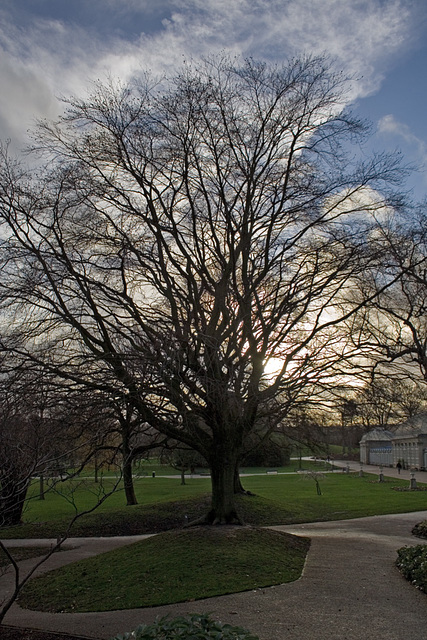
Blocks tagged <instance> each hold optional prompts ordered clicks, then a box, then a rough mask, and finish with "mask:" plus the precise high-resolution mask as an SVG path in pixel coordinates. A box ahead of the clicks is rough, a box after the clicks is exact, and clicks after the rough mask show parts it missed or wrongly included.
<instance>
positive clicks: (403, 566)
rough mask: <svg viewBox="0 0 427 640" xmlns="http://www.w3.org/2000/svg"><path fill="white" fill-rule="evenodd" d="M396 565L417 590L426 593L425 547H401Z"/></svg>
mask: <svg viewBox="0 0 427 640" xmlns="http://www.w3.org/2000/svg"><path fill="white" fill-rule="evenodd" d="M397 555H398V558H397V560H396V565H397V567H398V568H399V569H400V571H401V572H402V574H403V575H404V576H405V578H406V579H407V580H409V581H410V582H411V583H412V584H413V585H414V586H415V587H417V589H420V590H421V591H424V593H427V545H425V544H418V545H416V546H415V547H402V548H401V549H399V550H398V552H397Z"/></svg>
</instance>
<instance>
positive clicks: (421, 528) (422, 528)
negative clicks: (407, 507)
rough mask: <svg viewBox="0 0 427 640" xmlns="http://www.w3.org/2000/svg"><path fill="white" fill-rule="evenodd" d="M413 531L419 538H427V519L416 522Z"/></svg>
mask: <svg viewBox="0 0 427 640" xmlns="http://www.w3.org/2000/svg"><path fill="white" fill-rule="evenodd" d="M412 533H413V535H414V536H418V538H427V520H423V521H422V522H419V523H418V524H416V525H415V527H414V528H413V529H412Z"/></svg>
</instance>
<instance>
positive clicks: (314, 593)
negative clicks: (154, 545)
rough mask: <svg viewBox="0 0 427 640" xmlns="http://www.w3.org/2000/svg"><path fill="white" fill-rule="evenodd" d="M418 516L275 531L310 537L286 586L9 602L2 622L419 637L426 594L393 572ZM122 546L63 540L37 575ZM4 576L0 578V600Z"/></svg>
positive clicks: (85, 630)
mask: <svg viewBox="0 0 427 640" xmlns="http://www.w3.org/2000/svg"><path fill="white" fill-rule="evenodd" d="M357 468H358V467H357ZM402 474H403V472H402ZM417 475H418V474H417ZM426 475H427V474H426ZM420 481H421V479H420ZM426 507H427V499H426ZM425 519H427V511H422V512H417V513H407V514H396V515H387V516H373V517H368V518H358V519H354V520H342V521H337V522H326V523H311V524H301V525H295V526H280V527H276V529H278V530H283V531H288V532H291V533H296V534H298V535H303V536H309V537H310V538H311V540H312V544H311V548H310V551H309V554H308V558H307V562H306V566H305V569H304V573H303V576H302V578H301V579H300V580H298V581H297V582H294V583H290V584H286V585H280V586H277V587H270V588H266V589H257V590H254V591H250V592H246V593H239V594H233V595H230V596H221V597H218V598H210V599H207V600H201V601H198V602H193V603H183V604H177V605H168V606H162V607H156V608H147V609H136V610H129V611H111V612H105V613H86V614H77V613H76V614H46V613H40V612H36V611H27V610H23V609H20V608H19V607H18V606H17V605H14V606H13V607H12V609H11V610H10V611H9V613H8V615H7V617H6V619H5V621H4V622H5V624H11V625H16V626H29V627H33V628H36V629H44V630H49V631H67V632H72V633H77V634H81V635H84V636H87V637H90V638H99V639H102V640H104V639H105V640H107V639H109V638H111V637H112V636H114V635H115V634H116V633H123V632H124V631H129V630H131V629H133V628H134V627H136V626H137V625H138V624H141V623H142V622H146V623H148V622H152V621H153V620H154V619H155V618H156V617H157V616H162V615H166V614H170V615H180V614H185V613H194V612H206V611H207V612H211V614H212V615H213V617H215V618H217V619H219V620H221V621H222V622H229V623H231V624H239V625H242V626H245V627H247V628H249V629H250V630H251V631H252V632H254V633H257V634H258V635H259V637H260V639H261V640H284V639H286V638H289V639H290V640H421V639H422V638H424V637H425V635H426V630H427V595H425V594H423V593H421V592H419V591H417V590H416V589H415V588H414V587H412V586H411V585H410V584H409V583H408V582H407V581H406V580H405V579H404V578H403V577H402V576H401V575H400V573H399V571H398V570H397V569H396V568H395V566H394V560H395V558H396V550H397V549H398V548H399V547H401V546H404V545H414V544H417V543H419V542H420V541H419V540H417V539H416V538H414V537H413V536H411V533H410V532H411V528H412V526H413V525H414V524H416V523H417V522H419V521H420V520H425ZM129 541H135V537H132V538H127V539H118V538H114V539H111V538H104V539H73V540H70V541H69V543H68V544H70V545H72V546H73V547H75V548H74V549H70V550H67V551H64V552H62V553H60V554H56V555H55V556H53V557H52V558H51V559H50V560H49V563H48V564H47V565H45V566H44V568H43V570H44V571H45V570H47V569H51V568H53V567H55V566H60V565H62V564H66V563H67V562H72V561H74V560H76V559H78V558H82V557H89V556H91V555H95V554H97V553H99V552H102V551H105V550H108V549H111V548H116V547H118V546H121V545H123V544H128V543H129ZM32 542H34V541H32ZM21 543H22V541H21V542H20V544H21ZM31 562H32V561H26V562H25V563H23V564H25V565H26V566H29V564H30V563H31ZM10 578H11V576H10V575H9V576H7V575H6V576H3V577H2V578H1V579H0V598H1V594H2V593H3V594H4V592H5V590H7V589H8V588H10V586H11V584H10Z"/></svg>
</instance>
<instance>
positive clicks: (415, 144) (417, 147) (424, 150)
mask: <svg viewBox="0 0 427 640" xmlns="http://www.w3.org/2000/svg"><path fill="white" fill-rule="evenodd" d="M377 132H378V133H379V134H381V135H384V136H390V137H392V138H393V139H396V138H397V139H399V138H400V140H401V141H402V142H403V143H405V144H406V145H408V146H409V147H410V148H411V149H412V150H413V153H414V155H415V156H417V157H418V158H419V159H420V160H421V162H422V163H423V165H425V166H427V145H426V143H425V141H424V140H422V139H421V138H418V136H416V135H415V134H414V133H413V132H412V131H411V129H410V127H409V126H408V125H407V124H404V123H402V122H399V121H398V120H396V119H395V117H394V116H393V115H391V114H389V115H386V116H383V117H382V118H381V119H380V120H379V122H378V127H377Z"/></svg>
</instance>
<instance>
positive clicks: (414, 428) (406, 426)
mask: <svg viewBox="0 0 427 640" xmlns="http://www.w3.org/2000/svg"><path fill="white" fill-rule="evenodd" d="M424 433H425V434H427V413H426V412H425V413H419V414H417V415H416V416H413V417H412V418H409V420H406V422H403V423H402V424H400V425H398V426H397V428H396V431H395V434H394V436H395V437H397V438H398V437H405V436H416V435H420V434H424Z"/></svg>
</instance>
